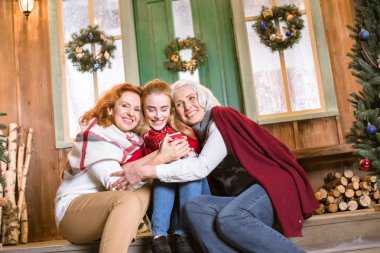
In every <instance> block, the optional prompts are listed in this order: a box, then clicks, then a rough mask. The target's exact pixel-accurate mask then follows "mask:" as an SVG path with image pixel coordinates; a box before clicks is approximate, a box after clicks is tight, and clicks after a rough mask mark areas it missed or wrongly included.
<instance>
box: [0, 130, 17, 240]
mask: <svg viewBox="0 0 380 253" xmlns="http://www.w3.org/2000/svg"><path fill="white" fill-rule="evenodd" d="M17 132H18V129H17V124H15V123H11V124H9V136H8V154H9V164H8V169H7V171H6V172H5V183H6V186H5V192H4V193H5V194H4V196H5V197H6V198H7V199H8V202H9V205H7V206H5V210H4V213H3V215H4V216H5V217H4V218H3V226H2V243H3V244H4V245H16V244H18V240H19V235H20V223H19V219H18V216H17V215H18V212H17V206H16V195H15V187H16V166H17V164H16V156H17V154H16V153H17V136H18V133H17ZM5 212H6V214H5Z"/></svg>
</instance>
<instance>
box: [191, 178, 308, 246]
mask: <svg viewBox="0 0 380 253" xmlns="http://www.w3.org/2000/svg"><path fill="white" fill-rule="evenodd" d="M184 215H185V219H186V221H187V224H188V227H189V229H190V230H191V232H192V235H193V236H194V237H195V239H196V240H197V242H198V243H199V246H200V247H201V248H202V250H203V252H207V253H213V252H215V253H227V252H228V253H229V252H234V253H235V252H244V253H248V252H256V253H269V252H273V253H279V252H284V253H299V252H305V251H303V250H301V249H300V248H298V247H297V246H296V245H295V244H294V243H293V242H291V241H290V240H288V239H287V238H286V237H284V236H283V235H282V234H281V233H279V232H278V231H276V230H275V229H273V228H272V225H273V218H274V214H273V208H272V203H271V201H270V199H269V197H268V195H267V193H266V191H265V190H264V189H263V188H262V187H261V186H260V185H259V184H254V185H252V186H250V187H249V188H248V189H246V190H245V191H244V192H242V193H241V194H240V195H238V196H236V197H218V196H199V197H197V198H194V199H192V200H191V201H189V202H188V203H186V205H185V208H184Z"/></svg>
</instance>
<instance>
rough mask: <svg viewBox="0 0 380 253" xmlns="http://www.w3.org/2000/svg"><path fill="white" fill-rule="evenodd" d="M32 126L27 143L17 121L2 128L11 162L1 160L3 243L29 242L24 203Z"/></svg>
mask: <svg viewBox="0 0 380 253" xmlns="http://www.w3.org/2000/svg"><path fill="white" fill-rule="evenodd" d="M32 135H33V129H31V128H29V129H28V131H27V135H26V144H25V143H23V142H22V141H21V140H20V134H19V127H18V126H17V124H15V123H11V124H9V126H8V129H7V131H6V132H5V131H3V130H1V131H0V136H1V138H3V139H5V140H6V141H5V142H3V145H6V147H4V148H5V150H6V152H5V153H6V155H7V157H8V160H9V161H8V163H6V162H3V161H1V162H0V169H1V170H0V172H1V173H0V227H1V231H0V233H1V244H3V245H16V244H18V243H27V242H28V217H27V207H26V202H25V188H26V179H27V174H28V169H29V162H30V157H31V154H32Z"/></svg>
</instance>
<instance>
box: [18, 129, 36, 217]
mask: <svg viewBox="0 0 380 253" xmlns="http://www.w3.org/2000/svg"><path fill="white" fill-rule="evenodd" d="M32 139H33V129H32V128H29V131H28V136H27V140H26V150H25V162H24V166H23V168H22V179H21V187H20V190H19V195H18V202H17V207H18V211H19V212H18V219H19V220H20V219H21V214H22V210H23V205H24V202H25V188H26V178H27V175H28V170H29V163H30V157H31V155H32Z"/></svg>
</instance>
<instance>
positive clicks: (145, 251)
mask: <svg viewBox="0 0 380 253" xmlns="http://www.w3.org/2000/svg"><path fill="white" fill-rule="evenodd" d="M98 251H99V242H94V243H89V244H81V245H76V244H72V243H70V242H68V241H66V240H55V241H46V242H36V243H28V244H19V245H16V246H5V247H2V248H0V252H1V253H52V252H62V253H63V252H64V253H98ZM128 253H152V251H151V250H150V237H142V238H138V239H136V240H135V241H134V242H133V243H132V244H131V245H130V247H129V249H128Z"/></svg>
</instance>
